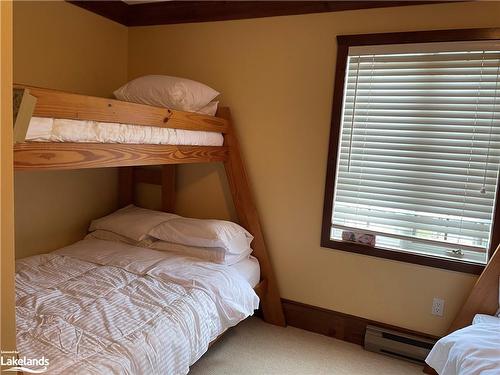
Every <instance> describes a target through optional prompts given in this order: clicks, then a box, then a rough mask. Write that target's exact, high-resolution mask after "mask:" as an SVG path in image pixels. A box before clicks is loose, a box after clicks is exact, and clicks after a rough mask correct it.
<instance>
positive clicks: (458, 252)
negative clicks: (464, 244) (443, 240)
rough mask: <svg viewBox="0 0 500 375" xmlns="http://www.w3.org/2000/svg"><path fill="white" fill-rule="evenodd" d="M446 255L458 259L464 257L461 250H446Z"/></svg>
mask: <svg viewBox="0 0 500 375" xmlns="http://www.w3.org/2000/svg"><path fill="white" fill-rule="evenodd" d="M447 253H448V254H450V255H452V256H455V257H458V258H461V257H463V256H464V252H463V251H462V249H454V250H448V251H447Z"/></svg>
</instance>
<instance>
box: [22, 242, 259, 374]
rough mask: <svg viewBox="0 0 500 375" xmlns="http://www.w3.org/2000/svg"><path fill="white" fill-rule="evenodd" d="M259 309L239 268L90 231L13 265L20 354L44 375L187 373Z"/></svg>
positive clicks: (253, 294) (254, 295)
mask: <svg viewBox="0 0 500 375" xmlns="http://www.w3.org/2000/svg"><path fill="white" fill-rule="evenodd" d="M257 307H258V297H257V295H256V294H255V292H254V291H253V289H252V288H251V286H250V285H249V283H248V282H247V281H246V280H244V279H243V278H242V277H241V276H240V275H239V274H238V273H237V272H236V271H234V270H231V269H230V268H229V267H227V266H223V265H218V264H213V263H207V262H204V261H200V260H196V259H194V258H186V257H179V256H175V255H171V254H169V253H165V252H160V251H155V250H150V249H144V248H139V247H134V246H130V245H126V244H123V243H118V242H111V241H103V240H96V239H85V240H82V241H79V242H77V243H75V244H73V245H71V246H68V247H65V248H62V249H60V250H57V251H55V252H53V253H49V254H44V255H39V256H33V257H29V258H25V259H21V260H18V261H17V264H16V317H17V348H18V351H19V356H20V357H24V356H26V357H27V358H40V357H42V356H44V357H45V358H48V359H49V361H50V362H49V366H48V371H47V372H45V373H46V374H99V375H102V374H165V375H167V374H168V375H170V374H172V375H173V374H186V373H188V372H189V366H190V365H191V364H193V363H194V362H195V361H196V360H198V359H199V358H200V357H201V355H202V354H203V353H205V351H206V350H207V349H208V345H209V343H210V342H211V341H212V340H214V339H215V338H216V337H217V336H218V335H220V334H221V333H222V332H224V331H225V330H226V329H227V328H229V327H231V326H234V325H236V324H237V323H238V322H240V321H241V320H243V319H245V318H246V317H248V316H249V315H251V314H252V313H253V311H254V310H255V309H256V308H257Z"/></svg>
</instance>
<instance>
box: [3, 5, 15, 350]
mask: <svg viewBox="0 0 500 375" xmlns="http://www.w3.org/2000/svg"><path fill="white" fill-rule="evenodd" d="M0 73H1V74H0V103H1V108H0V121H1V128H0V275H1V278H0V290H1V293H0V296H1V302H0V348H1V349H2V350H13V349H15V334H16V330H15V324H14V303H15V302H14V220H13V216H14V200H13V196H12V191H13V187H14V181H13V170H12V3H11V2H7V1H2V2H0Z"/></svg>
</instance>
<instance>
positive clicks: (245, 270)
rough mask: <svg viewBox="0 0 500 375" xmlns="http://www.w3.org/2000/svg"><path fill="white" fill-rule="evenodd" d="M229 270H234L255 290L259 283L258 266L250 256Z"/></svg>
mask: <svg viewBox="0 0 500 375" xmlns="http://www.w3.org/2000/svg"><path fill="white" fill-rule="evenodd" d="M229 267H230V268H232V269H234V270H236V271H237V272H238V273H239V274H240V275H241V277H243V278H244V279H245V280H246V281H248V283H249V284H250V285H251V286H252V288H255V287H256V286H257V284H258V283H259V281H260V265H259V261H258V260H257V258H255V257H253V256H250V257H249V258H247V259H244V260H242V261H240V262H238V263H235V264H233V265H231V266H229Z"/></svg>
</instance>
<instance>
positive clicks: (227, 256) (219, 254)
mask: <svg viewBox="0 0 500 375" xmlns="http://www.w3.org/2000/svg"><path fill="white" fill-rule="evenodd" d="M148 247H149V248H151V249H154V250H159V251H168V252H172V253H176V254H180V255H184V256H188V257H193V258H198V259H202V260H206V261H208V262H212V263H218V264H224V265H226V266H232V265H233V264H236V263H238V262H241V261H242V260H244V259H246V258H248V257H249V256H250V254H251V253H252V249H250V248H248V249H247V250H246V251H243V252H241V253H239V254H234V253H231V252H228V251H227V250H226V249H224V248H221V247H198V246H186V245H181V244H177V243H172V242H166V241H153V242H151V243H150V244H149V246H148Z"/></svg>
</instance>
